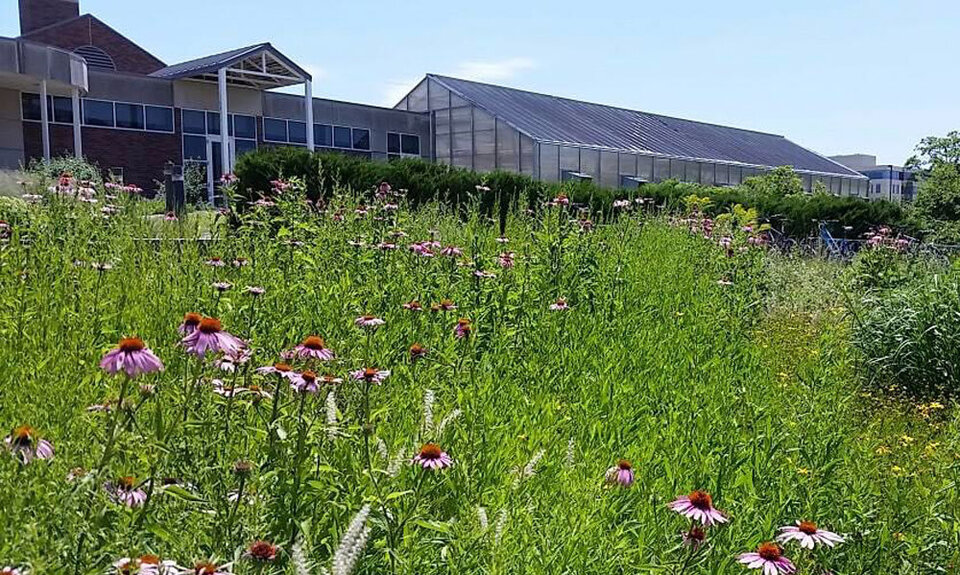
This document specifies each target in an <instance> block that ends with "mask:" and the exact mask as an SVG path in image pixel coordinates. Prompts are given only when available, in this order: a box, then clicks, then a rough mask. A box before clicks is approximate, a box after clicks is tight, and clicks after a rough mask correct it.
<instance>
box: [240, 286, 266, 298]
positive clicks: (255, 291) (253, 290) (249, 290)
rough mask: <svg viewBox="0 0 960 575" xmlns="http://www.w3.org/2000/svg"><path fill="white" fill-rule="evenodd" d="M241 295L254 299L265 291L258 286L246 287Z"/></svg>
mask: <svg viewBox="0 0 960 575" xmlns="http://www.w3.org/2000/svg"><path fill="white" fill-rule="evenodd" d="M243 293H245V294H247V295H252V296H254V297H259V296H262V295H263V294H265V293H267V290H265V289H264V288H262V287H260V286H247V287H246V288H244V290H243Z"/></svg>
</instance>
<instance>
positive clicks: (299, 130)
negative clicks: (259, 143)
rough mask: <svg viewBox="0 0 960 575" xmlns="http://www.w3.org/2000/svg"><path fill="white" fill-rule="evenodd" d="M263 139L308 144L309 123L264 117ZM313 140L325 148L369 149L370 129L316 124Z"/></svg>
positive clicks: (282, 142) (283, 142)
mask: <svg viewBox="0 0 960 575" xmlns="http://www.w3.org/2000/svg"><path fill="white" fill-rule="evenodd" d="M263 141H264V142H272V143H278V144H306V143H307V123H306V122H299V121H297V120H281V119H279V118H264V119H263ZM313 142H314V145H316V146H320V147H323V148H342V149H345V150H361V151H369V150H370V130H368V129H366V128H349V127H347V126H331V125H330V124H314V125H313Z"/></svg>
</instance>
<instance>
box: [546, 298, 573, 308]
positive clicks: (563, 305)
mask: <svg viewBox="0 0 960 575" xmlns="http://www.w3.org/2000/svg"><path fill="white" fill-rule="evenodd" d="M568 309H570V304H568V303H567V300H566V299H564V298H562V297H558V298H557V301H556V302H554V303H552V304H550V311H566V310H568Z"/></svg>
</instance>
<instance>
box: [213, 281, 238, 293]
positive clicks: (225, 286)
mask: <svg viewBox="0 0 960 575" xmlns="http://www.w3.org/2000/svg"><path fill="white" fill-rule="evenodd" d="M212 286H213V289H215V290H217V291H218V292H221V293H223V292H225V291H228V290H229V289H230V288H232V287H233V284H232V283H230V282H213V284H212Z"/></svg>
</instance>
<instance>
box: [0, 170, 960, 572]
mask: <svg viewBox="0 0 960 575" xmlns="http://www.w3.org/2000/svg"><path fill="white" fill-rule="evenodd" d="M226 185H227V186H228V189H229V186H230V185H231V183H230V182H227V183H226ZM484 191H485V190H478V194H482V193H484ZM22 192H23V193H22V196H23V197H22V198H16V199H10V198H6V200H9V201H4V202H3V203H2V204H0V218H2V219H3V225H2V227H0V236H2V238H0V239H2V246H0V431H2V433H0V435H2V436H3V437H4V438H5V439H4V444H3V445H2V446H0V456H2V457H0V516H2V517H3V521H0V569H4V568H5V570H3V571H0V573H4V574H13V573H20V574H27V573H30V574H42V573H72V574H94V573H119V574H133V573H140V574H164V575H171V574H196V575H215V574H223V573H239V574H245V573H291V574H297V575H304V574H308V573H314V574H319V573H328V574H335V575H341V574H343V575H345V574H347V573H365V574H373V573H394V574H399V573H409V574H429V573H591V574H593V573H596V574H602V573H611V574H612V573H664V574H674V575H679V574H694V573H713V574H719V573H724V574H727V573H741V572H742V573H748V572H756V573H762V574H763V575H775V574H788V575H789V574H792V573H802V574H804V575H806V574H811V575H813V574H817V575H819V574H825V573H836V574H844V573H851V574H852V573H955V572H957V569H958V565H960V551H958V546H960V527H958V525H960V523H958V517H960V496H958V494H957V493H958V490H957V480H958V477H960V454H958V447H957V445H958V442H957V440H958V435H960V434H958V431H960V426H958V425H957V422H956V420H955V419H954V418H953V416H952V407H951V405H950V404H949V401H947V400H943V401H942V402H940V401H938V402H934V401H933V400H923V401H922V402H921V400H919V399H901V398H893V397H885V396H883V395H882V394H881V393H879V392H877V391H876V390H875V389H873V388H867V387H865V386H864V381H865V378H864V370H863V369H862V366H863V365H864V362H863V360H862V358H860V357H859V356H858V354H857V350H856V349H855V348H854V347H853V346H852V345H851V344H850V330H851V329H852V325H853V324H854V321H855V318H854V317H853V316H852V315H851V314H850V313H849V310H848V309H847V308H846V307H845V305H846V304H845V303H844V300H843V299H842V298H840V297H839V296H838V295H837V291H836V290H835V289H834V287H833V286H834V284H833V283H832V282H834V280H835V279H836V278H835V277H833V276H831V274H832V273H833V271H832V270H830V269H824V267H823V266H822V265H821V264H817V263H808V262H805V261H804V260H802V259H799V258H789V257H785V256H778V255H776V254H772V253H770V252H769V250H768V249H767V248H766V245H765V241H764V239H763V235H762V232H763V229H762V226H759V225H758V224H757V222H756V221H755V220H756V215H755V214H751V213H750V212H749V211H745V210H742V209H735V210H733V211H732V212H731V213H730V214H728V215H726V216H723V217H720V218H716V219H715V220H707V219H706V218H704V217H702V216H699V215H698V214H697V212H696V210H693V211H692V212H691V213H690V214H688V215H686V216H681V215H671V214H667V213H661V212H660V211H659V210H657V209H656V206H653V205H651V204H650V203H648V202H645V201H644V200H643V198H640V197H636V198H635V197H630V198H623V199H621V200H619V201H618V202H617V203H616V204H615V205H614V207H613V208H612V211H610V212H607V213H603V214H596V213H588V212H584V211H581V210H580V209H579V208H578V206H577V205H575V204H573V203H572V202H571V201H570V200H569V199H568V198H567V197H566V196H563V195H560V196H557V197H556V198H554V199H553V200H551V201H549V202H546V203H545V204H544V205H542V206H539V207H538V209H534V210H526V209H520V208H516V209H512V210H508V211H506V212H505V215H504V217H503V218H502V219H501V218H499V217H498V218H495V219H492V218H490V217H489V216H488V212H487V211H486V210H482V209H480V208H479V206H469V205H468V206H458V207H457V208H456V209H454V208H450V207H447V206H444V205H443V204H441V203H436V202H434V203H427V204H425V205H421V206H419V207H418V208H416V209H413V208H411V206H410V205H408V202H407V199H406V197H405V194H404V192H403V191H400V190H394V189H392V188H390V186H389V185H388V184H384V185H381V186H380V187H379V189H377V190H371V191H369V192H363V193H361V192H357V191H349V190H342V189H338V188H337V189H330V190H327V191H326V192H327V193H326V194H325V196H324V198H323V199H322V200H320V201H316V202H312V201H308V200H306V194H305V190H304V189H303V186H302V185H300V184H299V183H298V182H297V181H296V180H294V181H289V182H280V181H278V182H274V183H273V184H272V189H271V190H263V191H262V193H261V194H260V196H259V198H258V199H257V200H256V201H253V202H250V203H249V204H245V205H243V206H234V207H233V209H231V210H223V211H221V212H220V213H208V214H206V216H205V217H203V218H200V217H194V216H196V215H197V214H167V215H164V214H163V210H162V209H161V208H159V204H158V202H156V201H153V200H147V199H144V198H142V197H141V194H140V193H139V191H138V190H131V189H126V188H123V187H120V186H112V185H111V186H109V187H107V186H103V185H100V184H96V183H87V182H80V181H77V180H76V179H74V178H72V177H71V176H69V175H64V176H63V177H61V178H60V179H59V180H53V181H47V180H44V179H42V178H37V179H33V180H31V181H30V182H29V183H25V184H24V188H23V190H22ZM241 208H242V209H241ZM492 213H500V212H499V211H498V210H494V211H493V212H492ZM810 278H813V279H810ZM837 289H839V288H837ZM918 403H919V405H918Z"/></svg>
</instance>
